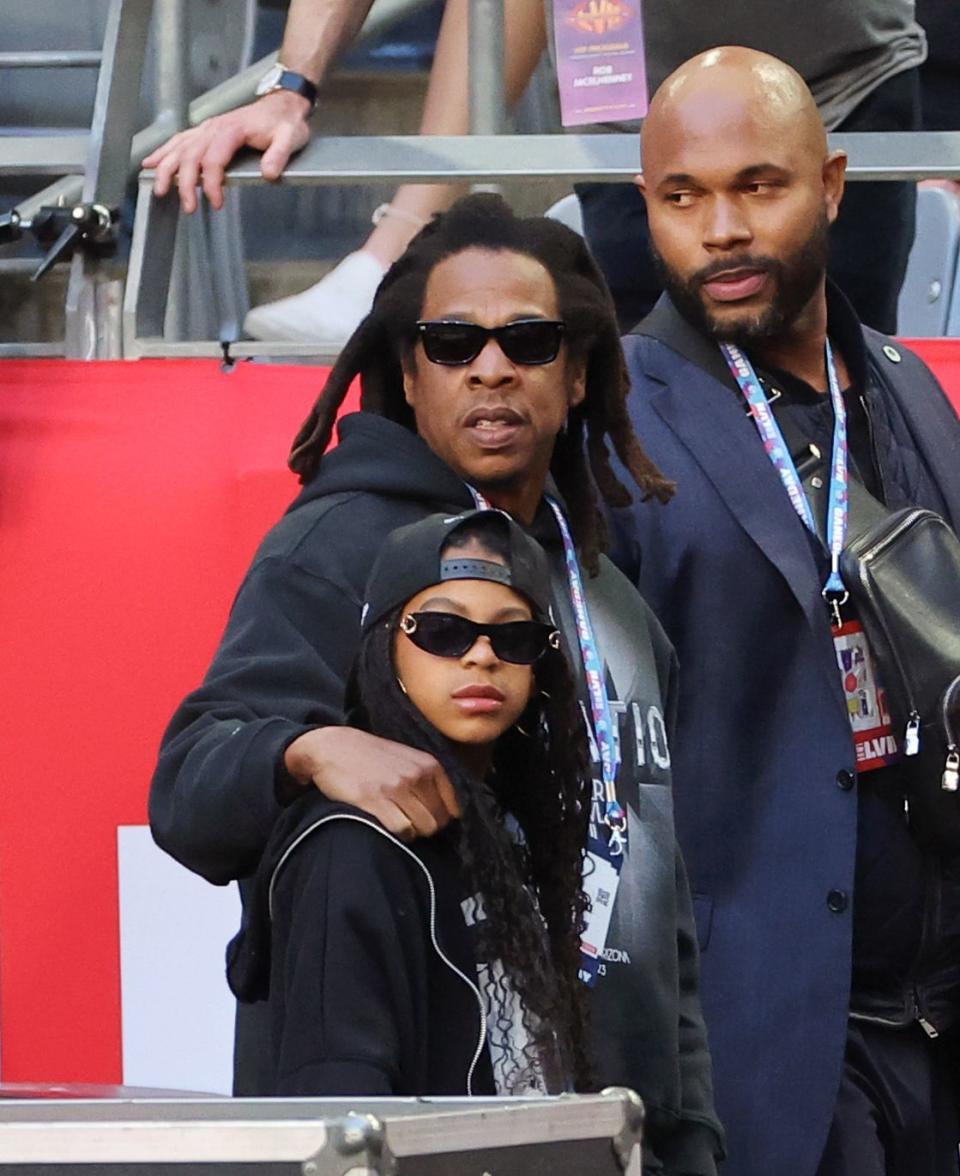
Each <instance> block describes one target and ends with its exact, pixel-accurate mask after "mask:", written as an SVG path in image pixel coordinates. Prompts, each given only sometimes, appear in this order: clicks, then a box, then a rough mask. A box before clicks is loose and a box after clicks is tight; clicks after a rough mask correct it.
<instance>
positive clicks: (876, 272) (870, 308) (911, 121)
mask: <svg viewBox="0 0 960 1176" xmlns="http://www.w3.org/2000/svg"><path fill="white" fill-rule="evenodd" d="M919 129H920V90H919V81H918V76H917V71H916V70H915V69H911V70H906V71H905V72H904V73H901V74H897V75H896V76H895V77H893V78H891V79H890V80H889V81H887V82H884V83H883V85H881V86H878V87H877V89H876V90H874V91H873V92H872V93H871V94H868V95H867V97H866V98H865V99H864V100H863V102H861V103H860V105H859V106H858V107H857V108H856V110H854V111H853V113H852V114H851V115H850V116H849V117H848V118H847V119H845V120H844V122H843V123H842V124H841V125H840V126H839V127H837V130H838V131H915V130H919ZM577 195H578V196H579V197H580V205H581V208H582V209H583V228H584V234H585V236H586V238H587V241H588V242H589V244H590V248H591V250H592V252H593V255H594V257H595V258H596V259H597V262H598V264H599V266H600V268H601V269H602V270H603V273H604V277H605V278H606V279H607V284H608V285H609V287H610V290H611V293H612V294H613V300H614V302H615V303H616V305H617V315H618V317H619V319H620V326H621V328H622V329H623V330H624V331H628V330H630V328H631V327H633V326H635V325H636V324H637V323H638V322H639V321H640V319H642V318H643V317H644V315H646V314H647V313H648V312H649V311H650V309H651V308H652V306H653V304H654V303H655V302H656V300H657V298H659V296H660V284H659V282H658V281H657V275H656V273H655V271H654V268H653V262H652V259H651V257H650V250H649V240H650V234H649V230H648V228H647V213H646V207H645V205H644V203H643V198H642V196H641V195H640V193H639V192H638V191H637V190H636V188H634V187H633V185H632V184H578V185H577ZM916 204H917V186H916V184H914V183H899V182H892V181H891V182H887V181H883V182H880V181H877V182H876V183H860V182H857V181H851V182H850V183H849V184H848V185H847V188H846V191H845V193H844V197H843V204H842V206H841V209H840V215H839V216H838V217H837V220H836V223H835V224H834V225H833V227H832V229H831V231H830V276H831V277H832V278H833V279H834V281H835V282H836V283H837V285H838V286H839V287H840V289H841V290H843V292H844V293H845V294H846V295H847V297H848V298H849V299H850V301H851V302H852V303H853V307H854V309H855V310H856V312H857V314H858V315H859V317H860V319H861V321H862V322H864V323H866V324H867V326H870V327H874V328H875V329H876V330H878V331H883V332H884V333H885V334H888V335H892V334H894V333H895V331H896V328H897V297H898V295H899V293H900V287H901V286H902V285H903V275H904V273H905V272H906V268H907V258H908V257H909V255H910V246H911V245H912V244H913V233H914V226H915V222H916Z"/></svg>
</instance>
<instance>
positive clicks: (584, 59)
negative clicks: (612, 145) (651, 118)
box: [553, 0, 647, 127]
mask: <svg viewBox="0 0 960 1176" xmlns="http://www.w3.org/2000/svg"><path fill="white" fill-rule="evenodd" d="M553 27H554V36H555V38H556V47H557V79H558V81H559V84H560V110H561V115H562V118H563V125H564V126H565V127H573V126H581V125H583V124H584V123H595V122H623V121H625V120H627V119H635V118H642V117H643V116H644V115H645V114H646V113H647V74H646V65H645V62H644V58H643V22H642V20H641V16H640V0H553Z"/></svg>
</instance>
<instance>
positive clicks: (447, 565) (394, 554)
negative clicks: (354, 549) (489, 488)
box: [360, 509, 551, 633]
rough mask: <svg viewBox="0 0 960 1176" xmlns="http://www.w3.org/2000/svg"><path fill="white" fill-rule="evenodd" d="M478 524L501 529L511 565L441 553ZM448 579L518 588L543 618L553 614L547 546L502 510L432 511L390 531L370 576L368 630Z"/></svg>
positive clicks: (365, 614) (365, 612)
mask: <svg viewBox="0 0 960 1176" xmlns="http://www.w3.org/2000/svg"><path fill="white" fill-rule="evenodd" d="M472 524H479V526H480V527H482V528H483V529H486V528H488V527H489V528H491V529H492V530H497V531H499V532H500V537H501V539H502V540H504V541H505V544H506V547H507V550H508V555H507V557H506V558H507V562H506V564H502V563H495V562H494V561H493V560H488V559H479V558H475V557H473V556H458V557H457V558H456V559H445V558H442V557H441V552H442V551H443V549H444V548H445V547H446V546H447V545H448V543H449V542H450V540H451V537H452V536H454V537H455V532H457V531H458V530H459V529H461V528H464V529H466V528H467V527H468V526H470V530H471V531H472V530H473V526H472ZM445 580H490V581H492V582H493V583H496V584H506V585H507V587H508V588H512V589H513V590H514V591H515V592H519V593H520V595H521V596H523V597H525V598H526V599H527V601H528V602H529V603H530V605H531V606H532V608H533V610H534V612H535V614H536V615H537V617H538V619H540V620H548V619H549V618H550V615H551V614H550V566H549V564H548V563H547V557H546V555H545V554H544V551H543V548H542V547H541V546H540V544H539V543H537V541H536V540H535V539H531V538H530V536H529V535H527V533H526V532H525V531H524V530H523V529H522V528H521V527H519V526H518V525H517V524H516V523H515V522H514V521H513V519H512V518H510V516H509V515H507V514H504V512H503V511H501V510H489V509H488V510H468V511H464V513H463V514H457V515H444V514H435V515H429V516H428V517H427V518H425V519H421V520H420V522H418V523H411V524H410V525H409V526H406V527H399V528H397V530H396V531H392V532H391V533H390V535H388V536H387V540H386V542H385V543H384V545H383V547H382V548H381V550H380V554H379V556H378V557H377V561H376V563H375V564H374V565H373V570H372V571H371V573H370V577H369V579H368V580H367V588H366V595H365V603H364V606H363V613H362V614H361V618H360V625H361V628H362V630H363V632H365V633H366V632H367V631H368V630H369V629H370V628H372V626H373V625H375V624H376V623H377V622H378V621H380V620H382V619H383V618H384V617H385V616H387V614H388V613H391V612H392V611H393V610H394V609H395V608H399V607H400V605H402V604H405V603H406V602H407V601H408V600H410V599H411V597H413V596H416V595H417V593H418V592H422V591H423V589H424V588H429V587H430V586H431V584H442V583H443V582H444V581H445Z"/></svg>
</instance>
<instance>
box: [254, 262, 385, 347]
mask: <svg viewBox="0 0 960 1176" xmlns="http://www.w3.org/2000/svg"><path fill="white" fill-rule="evenodd" d="M385 273H386V270H385V269H384V267H383V266H382V265H381V264H380V262H379V261H378V260H377V259H376V258H375V257H374V256H373V254H372V253H366V252H364V250H362V249H358V250H357V251H356V252H355V253H348V254H347V256H346V257H345V258H344V259H343V261H341V262H340V263H339V265H336V266H334V267H333V269H332V270H331V271H330V272H329V273H328V274H326V275H324V277H322V278H321V279H320V281H319V282H317V283H316V284H315V285H313V286H311V287H310V288H309V289H308V290H303V291H302V292H301V293H299V294H292V295H291V296H290V297H289V298H278V299H277V301H276V302H265V303H264V304H263V306H255V307H253V308H252V310H250V311H249V312H248V313H247V317H246V318H245V319H244V320H243V329H244V331H246V333H247V334H248V335H250V336H251V337H252V338H254V339H266V340H270V341H276V340H278V339H279V340H284V341H288V342H291V343H318V342H319V343H331V344H336V345H337V346H340V347H342V346H343V344H344V343H346V341H347V340H348V339H349V338H350V336H351V335H352V334H353V332H354V331H355V330H356V329H357V327H358V326H359V325H360V322H361V320H362V319H363V318H364V316H365V315H366V314H367V313H368V312H369V310H370V307H371V306H372V305H373V296H374V294H375V293H376V290H377V286H379V285H380V279H381V278H382V277H383V275H384V274H385Z"/></svg>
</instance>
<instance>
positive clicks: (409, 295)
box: [289, 193, 674, 574]
mask: <svg viewBox="0 0 960 1176" xmlns="http://www.w3.org/2000/svg"><path fill="white" fill-rule="evenodd" d="M467 249H487V250H491V251H493V252H504V253H510V252H512V253H521V254H525V255H527V256H529V257H532V258H534V259H535V260H536V261H539V262H540V264H541V265H543V266H544V268H545V269H546V270H547V272H548V273H549V274H550V276H551V278H552V279H553V282H554V285H555V287H556V291H557V300H558V303H559V309H560V316H561V318H562V319H563V321H564V323H565V324H566V331H565V333H564V339H565V342H566V345H567V347H568V349H569V355H570V357H571V359H572V360H574V361H583V362H584V363H585V371H586V395H585V397H584V399H583V402H582V403H581V404H580V405H578V406H577V407H576V408H573V409H571V411H570V413H569V417H568V423H567V429H566V431H565V432H564V433H561V434H560V435H559V436H558V437H557V440H556V443H555V445H554V451H553V460H552V462H551V466H550V472H551V474H552V475H553V478H554V480H555V482H556V484H557V488H558V489H559V490H560V493H561V494H562V495H563V498H564V500H565V501H566V504H567V508H568V511H569V517H570V526H571V529H572V531H573V534H574V538H575V540H576V543H577V547H578V550H579V552H580V558H581V560H582V561H583V564H584V566H585V567H586V568H587V570H588V571H589V572H591V574H593V573H595V572H596V569H597V560H598V557H599V553H600V552H601V551H603V550H605V549H606V546H607V537H606V531H605V528H604V524H603V520H602V517H601V515H600V512H599V510H598V503H597V498H596V492H595V490H594V483H595V484H596V487H597V489H599V491H600V494H601V496H602V497H603V500H604V501H605V502H606V503H607V504H608V505H609V506H614V507H618V506H626V505H628V504H629V503H630V502H631V500H632V499H631V494H630V492H629V491H628V490H627V488H626V486H624V485H623V483H622V482H621V481H620V480H619V478H617V476H616V475H615V474H614V472H613V468H612V466H611V464H610V456H609V453H608V450H607V440H608V439H609V441H610V442H611V444H612V445H613V448H614V450H615V452H616V454H617V456H618V457H619V459H620V461H621V463H622V464H623V466H624V468H625V469H626V470H627V471H628V472H629V474H630V476H631V478H632V480H633V482H634V483H635V485H636V486H637V487H638V488H639V490H640V492H641V494H642V495H643V497H644V498H649V497H651V496H652V497H655V498H657V499H659V500H660V501H661V502H666V501H668V500H669V498H670V496H671V495H672V493H673V491H674V484H673V483H672V482H670V481H669V480H668V479H667V478H665V477H664V476H663V474H662V473H661V472H660V470H659V469H657V467H656V465H655V464H654V463H653V461H652V460H651V459H650V458H649V457H648V456H647V454H646V453H645V451H644V449H643V447H642V445H641V444H640V441H639V439H638V438H637V436H636V434H635V433H634V431H633V426H632V425H631V423H630V417H629V414H628V412H627V407H626V400H627V393H628V392H629V389H630V381H629V376H628V374H627V368H626V362H625V359H624V355H623V348H622V345H621V343H620V335H619V329H618V326H617V317H616V311H615V309H614V305H613V300H612V298H611V297H610V292H609V290H608V289H607V286H606V283H605V282H604V279H603V276H602V274H601V273H600V270H599V269H598V268H597V265H596V263H595V262H594V260H593V258H592V257H591V255H590V252H589V250H588V249H587V246H586V242H585V241H584V240H583V238H582V237H581V236H580V235H579V234H578V233H575V232H574V231H573V230H572V229H569V228H567V227H566V226H565V225H562V224H560V223H559V222H557V221H554V220H551V219H549V218H548V217H518V216H516V215H515V214H514V213H513V211H512V210H511V209H510V207H509V205H508V204H507V203H506V202H505V201H504V200H503V199H502V198H501V197H499V196H495V195H492V194H490V193H478V194H475V195H472V196H466V197H464V198H463V199H461V200H459V201H457V203H456V204H454V205H453V207H452V208H450V210H449V211H448V212H445V213H441V214H440V215H438V216H436V217H435V218H434V219H433V220H432V221H431V222H430V223H429V224H428V225H427V226H426V227H425V228H423V229H422V230H421V231H420V232H419V233H418V234H417V236H416V237H414V239H413V240H412V241H411V243H410V245H409V246H408V248H407V250H406V252H405V253H404V254H403V255H402V256H401V257H400V258H398V259H397V261H395V262H394V263H393V265H392V266H391V267H390V269H389V270H388V271H387V273H386V275H385V277H384V278H383V281H382V282H381V283H380V286H379V288H378V290H377V293H376V296H375V298H374V301H373V308H372V310H371V311H370V313H369V314H368V315H367V317H366V318H365V319H364V320H363V322H362V323H361V324H360V326H359V327H357V329H356V331H354V333H353V335H352V336H351V338H350V339H349V340H348V342H347V344H346V346H345V347H344V349H343V351H341V353H340V356H339V358H338V359H337V362H336V364H335V365H334V367H333V370H332V371H331V373H330V376H329V378H328V380H327V383H326V385H325V387H324V389H323V392H322V393H321V395H320V397H319V398H318V400H317V402H316V404H315V405H314V407H313V409H312V410H311V412H310V415H309V416H308V417H307V419H306V421H305V422H304V424H303V426H302V427H301V429H300V431H299V432H298V434H297V436H296V438H295V439H294V442H293V447H292V449H291V452H290V458H289V465H290V468H291V469H292V470H293V471H294V472H295V473H297V474H299V476H300V480H301V482H307V481H309V480H310V479H311V478H312V477H313V476H314V475H315V474H316V472H317V469H318V468H319V465H320V462H321V460H322V457H323V453H324V451H325V450H326V448H327V446H328V445H329V443H330V438H331V435H332V432H333V426H334V422H335V420H336V416H337V411H338V410H339V408H340V405H341V404H342V402H343V398H344V396H345V395H346V392H347V389H348V387H349V386H350V384H351V382H352V381H353V380H354V378H355V377H357V376H359V377H360V384H361V399H360V406H361V409H362V411H364V412H372V413H377V414H379V415H380V416H385V417H388V418H389V419H390V420H393V421H396V422H398V423H399V424H402V425H404V426H406V427H407V428H409V429H411V430H414V431H415V428H416V426H415V422H414V418H413V413H412V412H411V410H410V407H409V405H408V404H407V402H406V400H405V398H404V392H403V372H404V369H405V367H406V368H408V369H409V367H410V360H411V357H412V354H413V349H414V347H415V346H416V338H417V336H416V322H417V320H418V319H419V318H420V315H421V309H422V307H423V301H424V295H425V292H426V288H427V282H428V280H429V278H430V274H431V273H432V272H433V270H434V268H435V267H436V266H437V265H438V264H439V263H440V262H441V261H443V260H445V259H446V258H448V257H452V256H453V255H455V254H457V253H462V252H463V251H464V250H467ZM588 460H589V470H588V466H587V462H588ZM591 473H592V475H593V477H592V478H591V476H590V475H591Z"/></svg>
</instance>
